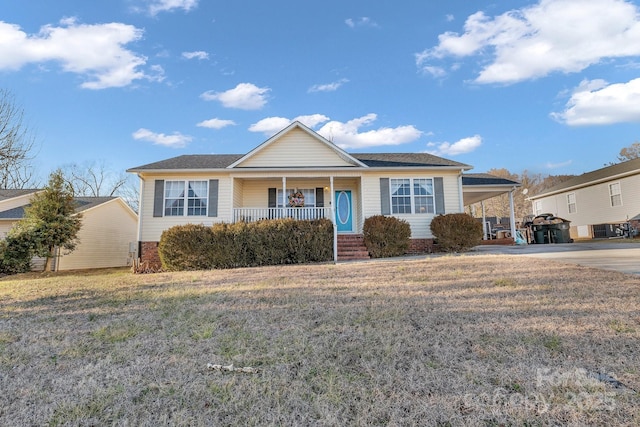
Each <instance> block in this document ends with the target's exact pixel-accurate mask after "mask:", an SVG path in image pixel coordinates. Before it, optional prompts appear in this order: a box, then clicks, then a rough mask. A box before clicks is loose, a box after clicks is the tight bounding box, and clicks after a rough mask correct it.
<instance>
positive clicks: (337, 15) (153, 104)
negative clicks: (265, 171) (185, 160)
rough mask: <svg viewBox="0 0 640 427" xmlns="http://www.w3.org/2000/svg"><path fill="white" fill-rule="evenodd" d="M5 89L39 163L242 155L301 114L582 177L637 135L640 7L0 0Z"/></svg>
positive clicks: (412, 143)
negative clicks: (30, 136)
mask: <svg viewBox="0 0 640 427" xmlns="http://www.w3.org/2000/svg"><path fill="white" fill-rule="evenodd" d="M0 87H1V88H5V89H8V90H10V91H11V92H12V93H13V95H15V98H16V101H17V102H18V104H19V105H20V106H21V107H22V108H23V109H24V111H25V113H26V119H27V122H28V124H29V126H30V128H31V129H32V130H33V131H34V132H35V135H36V139H37V142H38V144H37V148H38V151H37V157H36V159H35V160H34V163H35V164H36V166H37V168H38V170H39V171H40V172H43V173H44V174H45V175H46V174H47V173H48V172H50V171H51V170H53V169H55V168H57V167H61V166H64V165H65V164H68V163H72V162H75V163H80V164H82V163H88V162H93V161H102V162H104V163H106V164H107V165H108V166H109V167H110V168H112V169H114V170H118V171H121V170H125V169H127V168H130V167H134V166H138V165H142V164H146V163H150V162H154V161H157V160H161V159H165V158H169V157H173V156H178V155H181V154H208V153H245V152H247V151H249V150H250V149H252V148H253V147H255V146H256V145H258V144H259V143H261V142H263V141H264V140H265V139H267V138H268V137H269V136H270V135H272V134H273V133H275V132H276V131H277V130H279V129H281V128H283V127H285V126H286V125H287V124H288V123H290V122H291V121H292V120H295V119H297V120H300V121H302V122H303V123H305V124H307V125H308V126H310V127H311V128H313V129H314V130H316V131H318V132H319V133H321V134H322V135H324V136H325V137H327V138H328V139H330V140H332V141H334V142H335V143H336V144H338V145H340V146H341V147H343V148H345V149H346V150H347V151H349V152H423V151H426V152H432V153H434V154H437V155H440V156H442V157H446V158H449V159H453V160H457V161H460V162H463V163H468V164H471V165H473V166H474V170H473V171H474V172H484V171H486V170H489V169H491V168H507V169H509V170H510V171H512V172H516V173H520V172H521V171H523V170H528V171H530V172H532V173H542V174H579V173H582V172H586V171H590V170H593V169H597V168H600V167H602V166H603V165H604V164H605V163H608V162H610V161H615V159H616V156H617V154H618V152H619V151H620V149H621V148H623V147H626V146H628V145H630V144H632V143H633V142H634V141H637V140H639V139H640V125H639V123H640V4H639V3H638V2H632V1H623V0H542V1H538V2H536V1H519V0H510V1H494V2H471V1H468V0H464V1H462V0H454V1H448V2H433V1H418V0H414V1H402V0H401V1H398V0H394V1H390V0H379V1H360V0H351V1H348V2H345V1H334V0H325V1H324V2H321V3H315V2H309V3H306V2H300V1H295V2H294V1H290V0H274V1H258V0H252V1H249V0H234V1H232V2H230V1H227V2H222V1H202V0H92V1H86V0H56V1H55V2H53V1H51V0H3V5H2V8H1V9H0Z"/></svg>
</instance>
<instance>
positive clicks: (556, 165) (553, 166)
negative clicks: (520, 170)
mask: <svg viewBox="0 0 640 427" xmlns="http://www.w3.org/2000/svg"><path fill="white" fill-rule="evenodd" d="M571 163H573V160H567V161H566V162H561V163H551V162H547V163H546V164H545V167H546V168H547V169H559V168H564V167H567V166H569V165H571Z"/></svg>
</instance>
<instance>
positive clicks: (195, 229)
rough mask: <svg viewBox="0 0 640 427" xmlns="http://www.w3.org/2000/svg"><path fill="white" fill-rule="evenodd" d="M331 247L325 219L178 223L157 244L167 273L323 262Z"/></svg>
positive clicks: (330, 231) (330, 255)
mask: <svg viewBox="0 0 640 427" xmlns="http://www.w3.org/2000/svg"><path fill="white" fill-rule="evenodd" d="M332 250H333V224H332V223H331V221H329V220H327V219H319V220H311V221H297V220H293V219H275V220H263V221H258V222H252V223H245V222H237V223H234V224H227V223H220V224H214V225H213V226H212V227H206V226H203V225H179V226H175V227H172V228H170V229H168V230H166V231H165V232H163V233H162V237H161V238H160V244H159V246H158V252H159V255H160V260H161V262H162V268H163V269H164V270H168V271H175V270H196V269H212V268H236V267H254V266H262V265H279V264H301V263H309V262H324V261H330V260H331V259H333V252H332Z"/></svg>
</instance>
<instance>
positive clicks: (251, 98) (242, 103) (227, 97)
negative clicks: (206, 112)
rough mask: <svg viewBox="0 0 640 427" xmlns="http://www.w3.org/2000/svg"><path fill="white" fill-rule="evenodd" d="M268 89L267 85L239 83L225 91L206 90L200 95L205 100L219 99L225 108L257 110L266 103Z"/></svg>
mask: <svg viewBox="0 0 640 427" xmlns="http://www.w3.org/2000/svg"><path fill="white" fill-rule="evenodd" d="M270 90H271V89H269V88H268V87H258V86H256V85H254V84H253V83H240V84H239V85H238V86H236V87H235V88H233V89H229V90H227V91H225V92H213V91H207V92H205V93H203V94H202V95H200V97H201V98H202V99H204V100H205V101H220V102H221V103H222V105H223V106H225V107H227V108H238V109H240V110H259V109H261V108H262V107H264V105H265V104H266V103H267V94H268V93H269V91H270Z"/></svg>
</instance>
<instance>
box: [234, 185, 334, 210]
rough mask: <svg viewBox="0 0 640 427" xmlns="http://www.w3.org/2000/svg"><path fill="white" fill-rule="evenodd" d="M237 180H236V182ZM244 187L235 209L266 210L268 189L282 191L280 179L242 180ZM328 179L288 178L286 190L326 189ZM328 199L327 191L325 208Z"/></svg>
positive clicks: (327, 192) (327, 193) (325, 193)
mask: <svg viewBox="0 0 640 427" xmlns="http://www.w3.org/2000/svg"><path fill="white" fill-rule="evenodd" d="M238 181H239V180H236V182H238ZM242 182H243V186H244V197H243V198H242V202H241V204H239V205H236V206H235V207H245V208H266V207H269V194H268V193H269V188H276V189H278V190H282V179H268V180H242ZM328 186H329V178H326V179H301V178H288V179H287V188H288V189H290V188H301V189H302V188H304V189H315V188H318V187H323V188H324V187H328ZM328 197H329V191H328V190H325V192H324V199H325V206H329V205H328V203H327V202H326V201H327V200H328V199H327V198H328Z"/></svg>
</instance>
